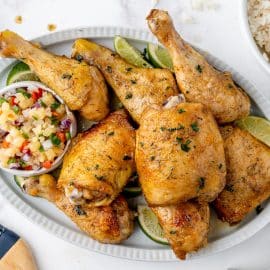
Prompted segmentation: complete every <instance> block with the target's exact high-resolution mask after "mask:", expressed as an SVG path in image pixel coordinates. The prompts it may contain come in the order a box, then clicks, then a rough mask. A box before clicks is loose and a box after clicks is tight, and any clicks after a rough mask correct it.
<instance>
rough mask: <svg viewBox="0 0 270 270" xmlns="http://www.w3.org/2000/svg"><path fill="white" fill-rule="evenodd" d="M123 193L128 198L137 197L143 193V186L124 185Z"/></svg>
mask: <svg viewBox="0 0 270 270" xmlns="http://www.w3.org/2000/svg"><path fill="white" fill-rule="evenodd" d="M123 194H124V195H125V196H126V197H128V198H133V197H137V196H139V195H141V194H142V189H141V187H124V189H123Z"/></svg>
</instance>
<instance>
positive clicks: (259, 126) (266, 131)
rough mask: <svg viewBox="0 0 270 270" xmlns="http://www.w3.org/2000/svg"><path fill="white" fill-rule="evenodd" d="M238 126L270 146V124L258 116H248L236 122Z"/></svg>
mask: <svg viewBox="0 0 270 270" xmlns="http://www.w3.org/2000/svg"><path fill="white" fill-rule="evenodd" d="M236 124H237V126H239V127H240V128H241V129H244V130H246V131H248V132H249V133H250V134H252V135H253V136H254V137H255V138H257V139H258V140H260V141H262V142H263V143H265V144H266V145H268V146H270V122H269V121H268V120H266V119H264V118H261V117H257V116H247V117H245V118H242V119H240V120H237V121H236Z"/></svg>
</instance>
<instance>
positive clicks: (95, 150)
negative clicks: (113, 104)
mask: <svg viewBox="0 0 270 270" xmlns="http://www.w3.org/2000/svg"><path fill="white" fill-rule="evenodd" d="M134 152H135V131H134V129H133V128H132V127H131V125H130V124H129V122H128V120H127V115H126V113H125V112H124V111H116V112H114V113H111V114H110V115H109V116H108V117H107V118H105V119H104V120H103V121H101V122H100V123H99V124H98V125H96V126H94V127H93V128H91V129H90V130H89V131H86V132H84V133H82V134H80V135H78V136H77V138H75V141H74V142H73V145H72V146H71V148H70V150H69V151H68V153H67V154H66V155H65V157H64V161H63V167H62V170H61V173H60V177H59V180H58V186H59V187H60V188H63V189H64V190H65V193H66V196H67V197H68V198H69V199H70V201H71V202H72V203H74V204H77V205H87V206H89V207H93V206H101V205H109V204H110V203H111V202H112V201H113V200H114V199H115V198H116V197H117V196H118V194H119V193H120V192H121V191H122V188H123V187H124V186H125V185H126V183H127V181H128V179H129V178H130V176H131V175H132V174H133V173H134V171H135V162H134Z"/></svg>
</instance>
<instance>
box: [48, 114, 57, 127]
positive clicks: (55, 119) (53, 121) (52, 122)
mask: <svg viewBox="0 0 270 270" xmlns="http://www.w3.org/2000/svg"><path fill="white" fill-rule="evenodd" d="M50 120H51V124H52V125H55V126H57V125H58V123H59V120H58V119H57V118H56V117H55V116H52V117H50Z"/></svg>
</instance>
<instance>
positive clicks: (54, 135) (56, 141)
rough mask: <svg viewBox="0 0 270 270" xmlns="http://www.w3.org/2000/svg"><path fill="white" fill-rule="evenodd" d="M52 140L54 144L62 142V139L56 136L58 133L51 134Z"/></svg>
mask: <svg viewBox="0 0 270 270" xmlns="http://www.w3.org/2000/svg"><path fill="white" fill-rule="evenodd" d="M50 140H51V142H52V144H53V145H60V144H61V140H60V139H59V138H58V137H57V136H56V134H51V136H50Z"/></svg>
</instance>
